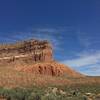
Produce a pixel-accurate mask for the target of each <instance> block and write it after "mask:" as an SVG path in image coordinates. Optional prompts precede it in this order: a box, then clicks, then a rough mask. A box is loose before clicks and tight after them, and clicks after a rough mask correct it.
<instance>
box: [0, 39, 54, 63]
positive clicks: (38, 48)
mask: <svg viewBox="0 0 100 100" xmlns="http://www.w3.org/2000/svg"><path fill="white" fill-rule="evenodd" d="M18 59H24V60H25V59H26V60H29V59H30V60H31V61H32V62H49V61H52V59H53V58H52V47H51V45H50V43H49V42H48V41H39V40H34V39H32V40H28V41H22V42H18V43H16V44H7V45H5V44H4V45H0V62H1V63H2V62H4V61H6V62H14V61H16V60H18Z"/></svg>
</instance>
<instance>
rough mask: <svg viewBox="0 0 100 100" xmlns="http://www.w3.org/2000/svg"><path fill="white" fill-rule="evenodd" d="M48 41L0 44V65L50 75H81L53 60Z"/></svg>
mask: <svg viewBox="0 0 100 100" xmlns="http://www.w3.org/2000/svg"><path fill="white" fill-rule="evenodd" d="M52 56H53V54H52V47H51V44H50V43H49V42H48V41H39V40H34V39H32V40H28V41H22V42H18V43H16V44H9V45H8V44H7V45H0V65H2V66H10V68H11V67H12V69H14V70H17V71H21V72H27V73H33V74H42V75H50V76H67V77H82V76H83V75H81V74H80V73H77V72H75V71H74V70H72V69H70V68H69V67H68V66H65V65H63V64H59V63H58V62H56V61H54V60H53V57H52Z"/></svg>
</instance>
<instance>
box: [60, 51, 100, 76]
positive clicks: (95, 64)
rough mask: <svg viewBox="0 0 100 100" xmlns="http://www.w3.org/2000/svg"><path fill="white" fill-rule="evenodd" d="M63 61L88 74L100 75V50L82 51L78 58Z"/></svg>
mask: <svg viewBox="0 0 100 100" xmlns="http://www.w3.org/2000/svg"><path fill="white" fill-rule="evenodd" d="M62 63H64V64H66V65H70V66H71V67H72V68H74V69H76V70H78V71H80V72H82V73H84V74H86V75H94V76H96V75H100V52H95V53H92V54H91V53H89V52H88V53H86V54H85V53H81V54H78V56H77V58H73V59H71V60H65V61H62Z"/></svg>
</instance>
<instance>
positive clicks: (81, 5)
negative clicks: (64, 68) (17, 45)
mask: <svg viewBox="0 0 100 100" xmlns="http://www.w3.org/2000/svg"><path fill="white" fill-rule="evenodd" d="M30 38H37V39H47V40H49V41H50V42H51V43H52V45H53V47H54V58H55V59H56V60H58V61H60V62H61V63H64V64H66V65H69V66H71V67H72V68H74V69H75V70H77V71H79V72H81V73H84V74H86V75H100V0H2V1H0V43H5V42H16V41H19V40H24V39H30Z"/></svg>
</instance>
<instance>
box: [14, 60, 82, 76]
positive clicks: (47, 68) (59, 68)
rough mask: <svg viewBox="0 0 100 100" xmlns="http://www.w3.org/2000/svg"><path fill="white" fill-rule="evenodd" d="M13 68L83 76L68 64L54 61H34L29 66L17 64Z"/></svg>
mask: <svg viewBox="0 0 100 100" xmlns="http://www.w3.org/2000/svg"><path fill="white" fill-rule="evenodd" d="M15 69H16V70H17V71H22V72H29V73H34V74H43V75H50V76H67V77H83V75H81V74H80V73H78V72H76V71H74V70H72V69H71V68H69V67H68V66H65V65H63V64H60V63H57V62H54V61H53V62H48V63H36V64H33V65H29V66H19V67H18V66H17V67H15Z"/></svg>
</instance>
